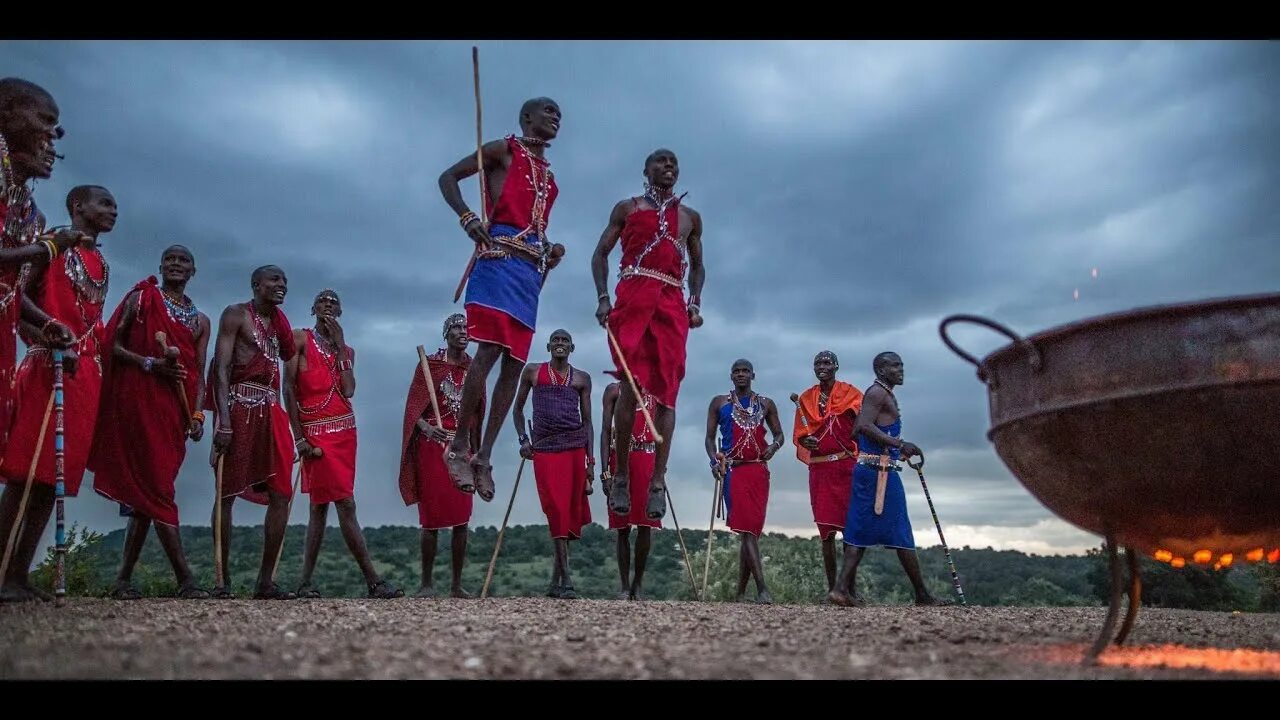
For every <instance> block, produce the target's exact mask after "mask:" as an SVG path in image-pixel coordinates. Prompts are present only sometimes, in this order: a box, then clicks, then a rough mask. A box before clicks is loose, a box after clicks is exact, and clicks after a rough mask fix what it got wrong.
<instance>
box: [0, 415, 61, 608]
mask: <svg viewBox="0 0 1280 720" xmlns="http://www.w3.org/2000/svg"><path fill="white" fill-rule="evenodd" d="M56 392H57V391H56V390H50V391H49V402H48V404H46V405H45V407H44V420H41V421H40V435H39V437H37V438H36V453H35V455H33V456H31V469H30V470H28V471H27V484H26V485H24V486H22V499H21V500H20V501H19V502H18V514H17V516H16V517H14V518H13V527H11V528H9V539H8V541H7V542H5V544H4V559H3V560H0V585H3V584H4V578H5V577H7V575H6V574H5V573H7V572H9V560H10V559H11V558H12V557H13V546H14V545H15V544H16V543H17V541H18V532H19V530H20V529H21V528H22V521H23V519H24V518H25V517H26V516H27V500H28V499H30V497H31V486H32V485H33V484H34V483H35V479H36V467H38V466H39V463H40V451H41V450H43V449H44V434H45V431H46V430H48V429H49V418H50V417H51V416H52V415H53V398H54V395H55V394H56Z"/></svg>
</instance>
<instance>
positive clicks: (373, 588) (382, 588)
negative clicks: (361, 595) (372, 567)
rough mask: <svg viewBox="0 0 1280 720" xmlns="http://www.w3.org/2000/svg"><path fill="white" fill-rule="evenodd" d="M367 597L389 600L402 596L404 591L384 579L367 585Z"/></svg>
mask: <svg viewBox="0 0 1280 720" xmlns="http://www.w3.org/2000/svg"><path fill="white" fill-rule="evenodd" d="M369 597H371V598H379V599H382V600H390V599H392V598H398V597H404V591H403V590H401V589H400V588H398V587H396V586H395V585H392V584H391V583H389V582H387V581H386V580H379V581H378V582H376V583H374V584H372V585H370V586H369Z"/></svg>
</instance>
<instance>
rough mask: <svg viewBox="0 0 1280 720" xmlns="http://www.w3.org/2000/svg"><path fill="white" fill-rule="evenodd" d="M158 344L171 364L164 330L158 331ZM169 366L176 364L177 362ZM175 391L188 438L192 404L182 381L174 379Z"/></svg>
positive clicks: (167, 340)
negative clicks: (188, 399)
mask: <svg viewBox="0 0 1280 720" xmlns="http://www.w3.org/2000/svg"><path fill="white" fill-rule="evenodd" d="M156 342H157V343H159V344H160V351H161V352H162V353H164V359H165V362H167V363H169V336H168V335H165V333H164V331H163V330H157V331H156ZM169 364H170V365H174V364H176V360H175V361H174V362H172V363H169ZM173 389H174V391H175V392H177V393H178V402H179V403H181V405H182V435H183V437H186V436H187V435H188V434H189V430H190V428H191V403H190V402H188V401H187V389H186V387H184V385H183V382H182V381H181V380H178V379H177V378H174V380H173Z"/></svg>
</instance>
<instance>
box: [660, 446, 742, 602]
mask: <svg viewBox="0 0 1280 720" xmlns="http://www.w3.org/2000/svg"><path fill="white" fill-rule="evenodd" d="M716 461H717V462H719V463H720V474H719V475H717V476H716V486H715V492H714V493H712V495H711V527H709V528H707V562H706V563H705V564H704V565H703V566H702V594H701V595H699V597H700V598H701V599H703V600H706V599H707V578H708V577H710V575H711V542H712V541H713V540H715V529H716V515H717V514H718V513H719V511H720V493H721V491H722V490H721V489H722V488H723V487H724V485H723V484H722V483H724V473H725V470H726V466H727V465H728V463H727V462H726V458H725V456H724V453H716ZM671 517H673V518H674V517H675V514H674V513H672V515H671Z"/></svg>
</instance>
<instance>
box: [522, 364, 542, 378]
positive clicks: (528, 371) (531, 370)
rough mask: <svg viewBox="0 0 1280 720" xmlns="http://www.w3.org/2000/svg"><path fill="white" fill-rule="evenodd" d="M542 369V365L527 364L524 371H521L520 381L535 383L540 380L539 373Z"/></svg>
mask: <svg viewBox="0 0 1280 720" xmlns="http://www.w3.org/2000/svg"><path fill="white" fill-rule="evenodd" d="M540 369H542V363H527V364H526V365H525V366H524V370H521V371H520V379H521V380H528V381H529V382H533V381H534V380H537V379H538V371H539V370H540Z"/></svg>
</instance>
